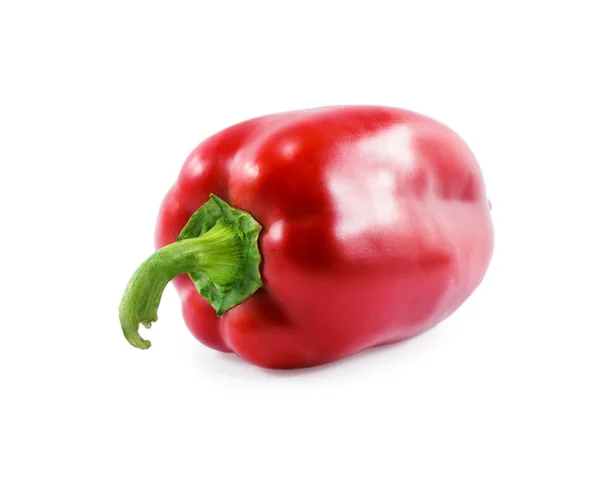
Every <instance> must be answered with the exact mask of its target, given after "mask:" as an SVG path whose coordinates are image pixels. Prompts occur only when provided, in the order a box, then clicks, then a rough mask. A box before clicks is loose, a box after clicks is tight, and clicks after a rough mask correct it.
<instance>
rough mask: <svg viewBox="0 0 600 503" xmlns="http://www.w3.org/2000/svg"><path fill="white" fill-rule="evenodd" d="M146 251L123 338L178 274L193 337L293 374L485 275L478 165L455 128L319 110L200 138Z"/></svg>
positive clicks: (457, 299) (485, 210) (374, 340)
mask: <svg viewBox="0 0 600 503" xmlns="http://www.w3.org/2000/svg"><path fill="white" fill-rule="evenodd" d="M211 195H214V196H217V197H214V196H211ZM184 228H185V229H184ZM182 230H183V232H182ZM156 246H157V249H158V251H157V253H156V254H155V255H153V256H152V257H150V258H149V259H148V260H147V261H146V262H145V263H144V264H143V265H142V266H141V267H140V269H138V271H137V272H136V274H135V275H134V277H133V278H132V280H131V282H130V284H129V285H128V287H127V290H126V292H125V295H124V297H123V301H122V303H121V307H120V317H121V324H122V327H123V331H124V333H125V336H126V337H127V339H128V340H129V341H130V342H131V343H132V344H133V345H135V346H137V347H140V348H146V347H148V346H149V343H148V342H147V341H145V340H144V339H141V338H140V337H139V335H138V333H137V329H138V324H139V323H141V324H143V325H145V326H147V327H149V326H150V324H151V323H152V322H153V321H155V320H156V311H157V308H158V304H159V302H160V296H161V294H162V291H163V289H164V288H165V286H166V284H167V283H168V281H170V280H171V279H173V278H174V282H175V286H176V288H177V290H178V292H179V295H180V297H181V299H182V302H183V315H184V318H185V321H186V323H187V326H188V327H189V329H190V330H191V332H192V333H193V334H194V336H195V337H196V338H197V339H198V340H199V341H200V342H202V343H203V344H205V345H207V346H209V347H211V348H213V349H216V350H219V351H233V352H235V353H236V354H238V355H239V356H240V357H241V358H242V359H244V360H246V361H248V362H250V363H253V364H255V365H259V366H262V367H268V368H298V367H308V366H312V365H318V364H323V363H327V362H331V361H334V360H337V359H340V358H343V357H346V356H348V355H351V354H353V353H356V352H358V351H361V350H363V349H366V348H370V347H373V346H378V345H382V344H388V343H393V342H397V341H401V340H404V339H407V338H409V337H413V336H415V335H417V334H420V333H422V332H425V331H426V330H428V329H430V328H432V327H433V326H435V325H437V324H438V323H440V322H441V321H442V320H444V319H445V318H446V317H448V316H449V315H450V314H452V313H453V312H454V311H455V310H456V309H457V308H458V307H459V306H460V305H461V304H462V303H463V302H464V301H465V300H466V299H467V298H468V297H469V296H470V295H471V293H472V292H473V291H474V290H475V288H476V287H477V286H478V285H479V284H480V282H481V281H482V279H483V277H484V274H485V272H486V270H487V268H488V265H489V262H490V260H491V256H492V250H493V229H492V222H491V218H490V206H489V203H488V200H487V197H486V193H485V187H484V182H483V179H482V175H481V172H480V168H479V165H478V163H477V161H476V159H475V157H474V155H473V153H472V152H471V150H470V149H469V148H468V147H467V145H466V144H465V143H464V141H463V140H462V139H461V138H460V137H459V136H458V135H457V134H456V133H454V132H453V131H452V130H451V129H449V128H448V127H446V126H445V125H443V124H441V123H439V122H437V121H434V120H432V119H430V118H428V117H424V116H422V115H419V114H416V113H414V112H410V111H407V110H402V109H397V108H387V107H371V106H346V107H324V108H317V109H310V110H303V111H294V112H287V113H281V114H274V115H268V116H264V117H259V118H255V119H252V120H248V121H245V122H242V123H240V124H237V125H234V126H232V127H230V128H228V129H226V130H224V131H221V132H220V133H217V134H215V135H214V136H212V137H210V138H208V139H207V140H205V141H204V142H202V143H201V144H200V145H199V146H198V147H197V148H196V149H195V150H194V151H193V152H192V153H191V154H190V155H189V157H188V158H187V160H186V161H185V163H184V165H183V168H182V170H181V172H180V174H179V178H178V179H177V181H176V183H175V185H173V187H172V188H171V190H170V191H169V192H168V193H167V195H166V197H165V199H164V201H163V203H162V207H161V210H160V213H159V218H158V225H157V231H156ZM186 273H189V274H186ZM200 292H202V295H201V293H200ZM203 295H204V296H203ZM205 297H206V298H205ZM217 313H218V314H217Z"/></svg>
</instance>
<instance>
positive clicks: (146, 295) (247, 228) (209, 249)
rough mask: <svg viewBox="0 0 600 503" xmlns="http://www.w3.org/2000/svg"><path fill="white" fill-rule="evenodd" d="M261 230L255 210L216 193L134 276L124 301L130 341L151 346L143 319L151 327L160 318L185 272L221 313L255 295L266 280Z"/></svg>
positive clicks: (124, 325) (123, 317)
mask: <svg viewBox="0 0 600 503" xmlns="http://www.w3.org/2000/svg"><path fill="white" fill-rule="evenodd" d="M259 231H260V225H258V223H256V222H255V221H254V219H252V217H251V216H250V215H248V214H247V213H244V212H242V211H239V210H236V209H234V208H231V207H230V206H229V205H227V204H226V203H225V202H224V201H221V200H220V199H218V198H217V197H216V196H212V195H211V199H210V200H209V202H207V203H206V204H205V205H204V206H203V207H201V208H200V209H199V210H198V211H197V212H196V213H195V214H194V215H193V216H192V217H191V218H190V221H189V222H188V225H186V227H185V228H184V229H183V231H182V233H181V235H180V236H179V238H178V241H176V242H175V243H172V244H170V245H167V246H165V247H164V248H161V249H160V250H158V251H157V252H156V253H154V254H153V255H152V256H150V258H148V259H147V260H146V261H145V262H144V263H143V264H142V265H141V266H140V267H139V268H138V270H137V271H136V272H135V273H134V275H133V276H132V278H131V280H130V281H129V283H128V285H127V287H126V289H125V293H124V294H123V298H122V300H121V305H120V306H119V319H120V321H121V328H122V329H123V334H124V335H125V338H126V339H127V341H129V343H130V344H131V345H132V346H134V347H136V348H140V349H147V348H149V347H150V341H147V340H145V339H143V338H142V337H141V336H140V334H139V333H138V328H139V325H140V324H142V325H143V326H144V327H146V328H150V325H151V324H152V323H153V322H155V321H156V320H157V319H158V306H159V304H160V301H161V298H162V294H163V291H164V290H165V287H166V286H167V284H168V283H169V281H171V280H172V279H173V278H175V277H176V276H179V275H180V274H185V273H188V274H189V275H190V277H191V279H192V280H193V281H194V283H195V285H196V288H197V289H198V292H199V293H200V294H201V295H203V296H204V297H205V298H206V299H207V300H208V301H209V302H210V303H211V305H212V306H213V307H214V309H215V311H216V313H217V315H221V314H223V313H224V312H225V311H227V310H228V309H230V308H232V307H233V306H235V305H237V304H239V303H240V302H242V301H243V300H245V299H246V298H248V297H249V296H250V295H252V293H253V292H254V291H256V289H258V288H259V287H260V286H261V285H262V282H261V280H260V272H259V269H258V267H259V263H260V254H259V252H258V246H257V239H258V233H259ZM198 234H200V235H198ZM196 236H197V237H196Z"/></svg>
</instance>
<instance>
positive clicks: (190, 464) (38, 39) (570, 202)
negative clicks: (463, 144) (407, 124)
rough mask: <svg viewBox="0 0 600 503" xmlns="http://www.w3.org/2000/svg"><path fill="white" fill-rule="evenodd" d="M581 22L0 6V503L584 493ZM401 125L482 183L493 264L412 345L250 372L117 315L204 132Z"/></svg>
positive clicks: (595, 372)
mask: <svg viewBox="0 0 600 503" xmlns="http://www.w3.org/2000/svg"><path fill="white" fill-rule="evenodd" d="M595 3H596V2H594V1H593V0H589V1H587V2H585V1H576V0H573V1H569V2H558V1H556V2H554V1H548V0H545V1H542V0H540V1H537V2H536V1H533V0H529V1H528V0H520V1H510V0H507V1H504V2H490V1H482V0H478V1H471V2H469V1H458V0H454V1H444V2H442V1H439V2H432V1H418V2H416V1H410V2H407V1H396V2H391V1H390V2H377V1H373V0H371V1H368V2H349V1H346V2H338V3H334V2H327V1H319V2H310V1H303V2H294V3H292V2H273V3H272V4H271V3H266V2H260V1H256V0H253V1H246V2H239V3H233V2H228V1H211V2H202V1H199V2H193V3H190V4H188V5H184V4H180V3H177V2H163V3H162V5H159V4H158V3H155V2H141V1H140V2H139V3H135V2H126V1H103V2H81V1H79V2H65V1H54V2H27V1H16V0H15V1H10V0H9V1H4V2H2V4H1V7H0V90H1V93H0V219H1V222H2V233H1V236H2V237H1V238H0V241H1V247H0V254H1V258H2V266H1V270H2V290H1V291H2V294H1V297H2V299H1V303H0V311H1V322H0V323H1V325H0V338H1V339H0V341H1V346H0V408H1V412H0V501H3V502H7V503H13V502H25V501H27V502H29V501H32V502H33V501H35V502H41V501H62V502H81V501H86V502H88V501H89V502H96V501H98V502H107V501H111V502H121V501H126V502H138V501H139V502H151V501H159V502H197V501H208V502H221V501H260V502H271V501H273V502H275V501H277V502H280V501H284V502H297V501H298V502H299V501H302V502H304V501H318V502H320V501H343V502H346V501H361V502H363V501H369V502H370V501H377V502H388V501H389V502H399V501H407V502H423V501H427V502H446V501H450V500H456V501H461V502H471V501H472V502H507V501H511V502H521V501H523V502H532V501H545V502H547V501H573V502H588V501H589V502H592V501H594V502H597V501H599V500H600V486H599V485H600V482H599V472H600V460H599V448H600V436H599V424H600V414H599V412H598V396H599V393H598V391H599V390H598V387H599V386H598V383H600V365H599V361H600V360H599V356H600V355H599V349H600V328H599V326H598V316H597V313H598V305H599V301H600V294H599V288H598V283H599V281H600V270H599V266H598V260H599V257H600V253H599V252H600V249H599V245H598V235H599V229H600V225H599V223H598V220H599V217H600V210H599V206H600V204H599V202H598V199H597V194H598V173H599V169H600V126H599V120H598V117H599V114H600V102H599V98H598V96H599V90H600V78H599V75H598V71H599V70H598V68H599V67H598V47H600V36H599V35H598V33H599V32H598V21H597V15H595V14H594V12H593V6H594V4H595ZM331 104H382V105H390V106H399V107H405V108H409V109H413V110H416V111H418V112H421V113H424V114H427V115H430V116H433V117H435V118H437V119H439V120H441V121H443V122H445V123H446V124H448V125H450V126H451V127H452V128H453V129H455V130H456V131H457V132H458V133H459V134H460V135H461V136H463V138H464V139H465V140H466V141H467V143H468V144H469V145H470V146H471V148H472V149H473V151H474V152H475V154H476V156H477V157H478V159H479V161H480V164H481V166H482V168H483V171H484V176H485V180H486V184H487V187H488V194H489V198H490V199H491V200H492V203H493V212H492V214H493V219H494V225H495V231H496V249H495V254H494V258H493V262H492V265H491V267H490V269H489V273H488V275H487V277H486V279H485V280H484V282H483V283H482V285H481V287H480V288H479V289H478V290H477V292H476V293H475V294H474V295H473V296H472V297H471V298H470V300H469V301H468V302H467V303H466V304H465V305H464V306H463V307H462V308H461V309H460V310H459V311H458V312H456V313H455V314H454V315H453V316H452V317H451V318H450V319H448V320H447V321H446V322H444V323H443V324H442V325H440V326H439V327H438V328H436V329H434V330H433V331H431V332H430V333H427V334H425V335H423V336H420V337H417V338H415V339H412V340H411V341H409V342H406V343H403V344H399V345H396V346H392V347H386V348H381V349H377V350H371V351H367V352H364V353H362V354H359V355H356V356H353V357H350V358H347V359H345V360H343V361H340V362H338V363H335V364H331V365H327V366H323V367H319V368H316V369H308V370H302V371H294V372H275V371H265V370H261V369H259V368H256V367H252V366H250V365H248V364H246V363H243V362H242V361H240V360H239V359H238V358H236V357H234V356H225V355H221V354H219V353H217V352H214V351H211V350H209V349H207V348H205V347H203V346H202V345H200V344H199V343H197V342H196V340H195V339H194V338H193V337H192V336H191V335H190V334H189V332H188V331H187V329H186V328H185V325H184V322H183V319H182V317H181V314H180V304H179V299H178V297H177V295H176V293H175V290H174V289H173V288H172V287H171V286H169V287H168V289H167V291H166V292H165V295H164V300H163V303H162V306H161V309H160V311H159V314H160V321H159V322H158V323H157V324H156V325H155V326H154V327H153V328H152V330H151V332H150V333H149V334H147V335H148V336H149V338H150V339H152V341H153V347H152V349H151V350H149V351H145V352H144V351H138V350H134V349H133V348H131V347H130V346H129V345H128V344H127V343H126V342H125V340H124V339H123V337H122V335H121V333H120V327H119V323H118V319H117V307H118V304H119V300H120V296H121V293H122V290H123V288H124V286H125V283H126V282H127V280H128V278H129V276H130V274H131V273H132V272H133V271H134V270H135V268H136V267H137V266H138V265H139V263H140V262H141V261H142V260H143V259H145V258H146V257H147V256H148V255H149V254H150V253H151V252H152V250H153V229H154V224H155V217H156V214H157V211H158V205H159V204H160V201H161V199H162V197H163V195H164V193H165V191H166V190H167V188H168V187H169V186H170V185H171V183H173V181H174V180H175V177H176V176H177V173H178V171H179V168H180V167H181V164H182V162H183V160H184V159H185V157H186V156H187V154H188V152H189V151H190V150H191V149H192V148H193V147H194V146H195V145H196V144H197V143H199V142H200V141H201V140H202V139H203V138H205V137H206V136H208V135H210V134H212V133H213V132H216V131H218V130H219V129H221V128H224V127H226V126H228V125H230V124H233V123H235V122H238V121H240V120H243V119H247V118H250V117H253V116H256V115H262V114H265V113H270V112H277V111H283V110H289V109H296V108H304V107H313V106H319V105H331Z"/></svg>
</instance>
